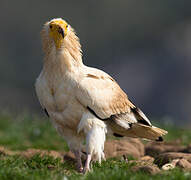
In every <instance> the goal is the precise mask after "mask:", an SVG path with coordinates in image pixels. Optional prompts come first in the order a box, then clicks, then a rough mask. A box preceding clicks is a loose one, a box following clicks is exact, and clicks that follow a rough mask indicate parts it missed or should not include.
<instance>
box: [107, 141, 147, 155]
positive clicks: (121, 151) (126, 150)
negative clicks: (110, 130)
mask: <svg viewBox="0 0 191 180" xmlns="http://www.w3.org/2000/svg"><path fill="white" fill-rule="evenodd" d="M104 152H105V155H106V158H111V157H121V156H123V155H126V156H133V157H134V158H139V157H141V156H143V155H144V145H143V144H142V142H141V141H140V140H138V139H133V138H123V139H121V140H108V141H106V143H105V150H104Z"/></svg>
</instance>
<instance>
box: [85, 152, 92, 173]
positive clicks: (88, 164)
mask: <svg viewBox="0 0 191 180" xmlns="http://www.w3.org/2000/svg"><path fill="white" fill-rule="evenodd" d="M91 159H92V155H91V154H88V155H87V159H86V163H85V166H84V170H83V173H84V174H85V173H87V172H88V171H90V162H91Z"/></svg>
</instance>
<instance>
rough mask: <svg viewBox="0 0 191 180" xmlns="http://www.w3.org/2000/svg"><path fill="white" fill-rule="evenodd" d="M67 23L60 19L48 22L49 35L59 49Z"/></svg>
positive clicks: (65, 32)
mask: <svg viewBox="0 0 191 180" xmlns="http://www.w3.org/2000/svg"><path fill="white" fill-rule="evenodd" d="M67 31H68V24H67V23H66V21H64V20H62V19H56V20H53V21H51V22H50V23H49V36H50V37H51V38H53V40H54V43H55V46H56V48H57V49H60V48H61V46H62V42H63V40H64V37H65V36H66V35H67Z"/></svg>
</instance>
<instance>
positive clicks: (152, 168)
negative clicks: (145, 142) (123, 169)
mask: <svg viewBox="0 0 191 180" xmlns="http://www.w3.org/2000/svg"><path fill="white" fill-rule="evenodd" d="M132 170H133V171H134V172H137V171H141V172H144V173H148V174H152V175H154V174H157V173H159V172H160V169H159V168H158V167H157V166H156V165H154V164H153V165H143V166H134V167H133V168H132Z"/></svg>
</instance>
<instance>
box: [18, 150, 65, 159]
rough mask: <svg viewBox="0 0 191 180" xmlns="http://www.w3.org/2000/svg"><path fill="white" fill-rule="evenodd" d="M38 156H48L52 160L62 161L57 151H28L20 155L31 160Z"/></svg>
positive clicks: (61, 156)
mask: <svg viewBox="0 0 191 180" xmlns="http://www.w3.org/2000/svg"><path fill="white" fill-rule="evenodd" d="M37 154H39V155H40V156H44V155H48V156H52V157H54V158H61V159H63V155H62V154H61V153H59V152H57V151H47V150H40V149H28V150H26V151H24V152H22V153H21V155H22V156H24V157H26V158H31V157H33V156H34V155H37Z"/></svg>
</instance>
